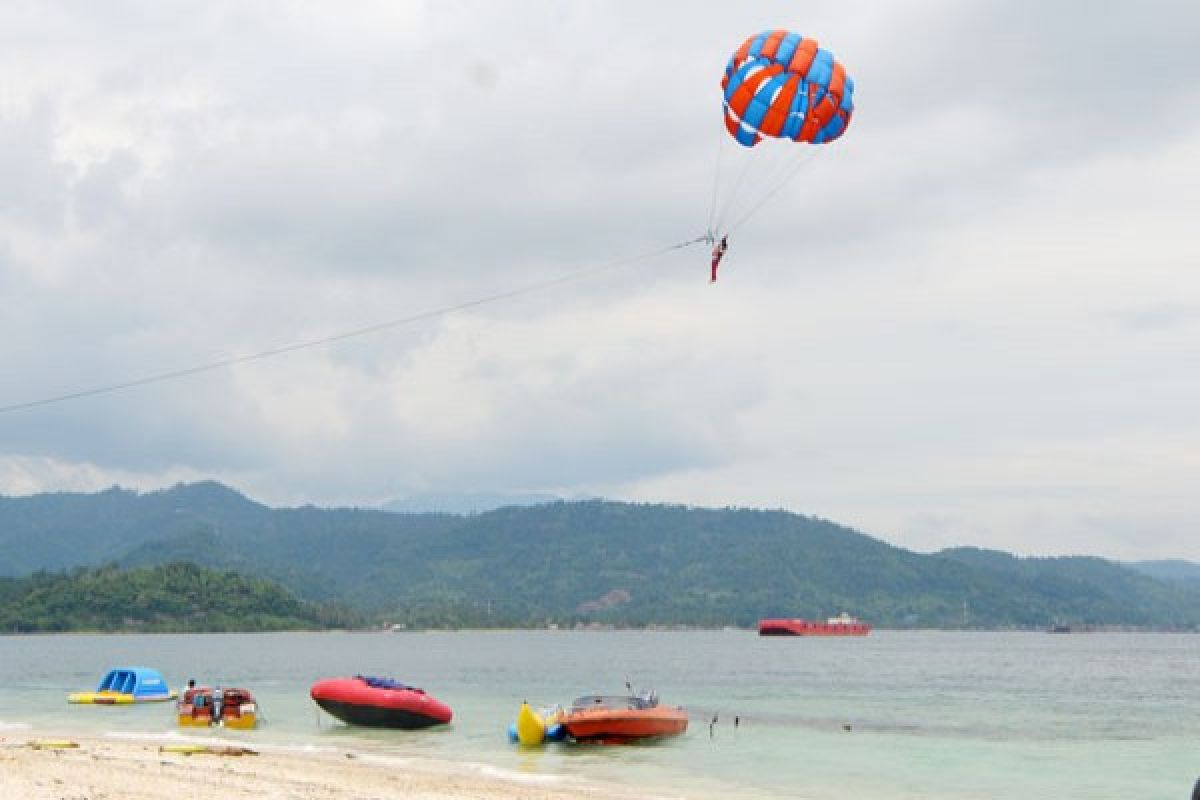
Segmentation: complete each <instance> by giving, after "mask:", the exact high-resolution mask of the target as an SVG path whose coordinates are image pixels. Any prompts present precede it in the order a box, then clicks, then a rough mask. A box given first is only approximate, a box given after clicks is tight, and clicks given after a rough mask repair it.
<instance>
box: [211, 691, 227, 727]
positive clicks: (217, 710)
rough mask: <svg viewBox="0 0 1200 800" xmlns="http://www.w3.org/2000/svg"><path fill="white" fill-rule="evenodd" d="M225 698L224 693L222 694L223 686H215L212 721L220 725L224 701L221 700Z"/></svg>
mask: <svg viewBox="0 0 1200 800" xmlns="http://www.w3.org/2000/svg"><path fill="white" fill-rule="evenodd" d="M223 699H224V696H223V695H222V693H221V687H220V686H217V687H215V688H213V695H212V721H213V725H220V724H221V705H222V702H221V701H222V700H223Z"/></svg>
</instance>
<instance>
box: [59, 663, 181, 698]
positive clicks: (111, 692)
mask: <svg viewBox="0 0 1200 800" xmlns="http://www.w3.org/2000/svg"><path fill="white" fill-rule="evenodd" d="M174 699H175V692H173V691H171V690H170V689H169V688H168V687H167V682H166V681H165V680H164V679H163V676H162V673H160V672H159V671H158V670H156V669H150V668H149V667H118V668H117V669H111V670H109V671H108V674H106V675H105V676H104V677H103V678H102V679H101V680H100V685H99V686H97V687H96V691H94V692H72V693H71V694H69V695H67V702H68V703H76V704H82V705H93V706H125V705H132V704H133V703H162V702H166V701H167V700H174Z"/></svg>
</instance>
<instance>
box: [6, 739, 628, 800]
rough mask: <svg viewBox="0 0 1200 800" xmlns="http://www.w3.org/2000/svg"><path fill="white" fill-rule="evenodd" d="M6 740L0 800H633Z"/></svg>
mask: <svg viewBox="0 0 1200 800" xmlns="http://www.w3.org/2000/svg"><path fill="white" fill-rule="evenodd" d="M5 733H6V736H4V737H3V738H0V798H4V800H50V799H51V798H53V800H168V798H169V800H208V799H209V798H212V800H218V799H219V800H226V798H247V799H249V798H254V800H277V799H279V800H282V798H289V800H290V799H292V798H296V799H300V798H303V800H350V798H353V799H354V800H368V798H370V799H371V800H376V799H379V798H418V799H419V800H426V799H428V800H435V799H436V800H461V799H463V798H488V800H491V798H499V799H500V800H506V799H508V798H522V800H556V799H558V798H591V799H592V800H629V798H631V797H635V796H636V795H634V794H631V793H630V792H627V791H621V790H620V789H618V788H617V787H600V786H595V785H587V784H584V783H582V782H576V781H573V780H567V779H563V780H561V781H560V780H555V779H549V780H548V779H547V778H546V777H545V776H538V775H529V776H523V775H521V774H519V773H514V774H512V775H508V774H506V773H504V772H503V771H502V770H489V769H481V768H479V767H477V766H471V767H463V768H461V769H456V768H455V767H454V766H453V765H448V764H447V765H439V764H435V763H432V762H429V763H426V762H420V761H409V760H407V759H389V758H386V757H377V756H373V755H363V754H355V753H350V752H339V753H303V754H301V753H292V752H287V753H280V752H261V751H260V752H259V754H258V755H243V756H222V755H208V754H195V755H182V754H178V753H164V752H160V751H159V745H158V744H157V743H150V742H140V741H129V740H114V739H97V738H94V737H93V738H89V737H87V736H84V737H80V736H71V735H57V734H56V735H53V736H51V735H46V734H39V735H38V736H37V737H32V736H28V735H24V736H15V735H13V734H14V733H15V732H13V731H6V732H5ZM47 740H70V741H72V742H76V743H78V744H79V747H78V748H74V749H46V750H36V749H33V748H31V747H30V746H29V742H31V741H47ZM176 743H177V742H176ZM250 746H251V747H253V745H250Z"/></svg>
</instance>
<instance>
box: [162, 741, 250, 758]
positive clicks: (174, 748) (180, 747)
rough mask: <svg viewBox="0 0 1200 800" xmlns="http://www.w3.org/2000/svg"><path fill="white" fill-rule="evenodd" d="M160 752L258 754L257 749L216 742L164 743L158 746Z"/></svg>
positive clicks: (181, 753)
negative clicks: (217, 743)
mask: <svg viewBox="0 0 1200 800" xmlns="http://www.w3.org/2000/svg"><path fill="white" fill-rule="evenodd" d="M158 752H160V753H178V754H179V755H184V756H192V755H210V756H256V755H258V751H257V750H251V749H250V748H249V747H238V746H236V745H216V744H164V745H162V746H160V747H159V748H158Z"/></svg>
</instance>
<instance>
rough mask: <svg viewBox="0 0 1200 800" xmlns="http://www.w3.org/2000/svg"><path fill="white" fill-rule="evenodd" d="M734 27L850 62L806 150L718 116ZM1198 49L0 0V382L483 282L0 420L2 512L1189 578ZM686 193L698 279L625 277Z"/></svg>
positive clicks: (1093, 7) (1154, 21) (65, 375)
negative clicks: (560, 537) (760, 549)
mask: <svg viewBox="0 0 1200 800" xmlns="http://www.w3.org/2000/svg"><path fill="white" fill-rule="evenodd" d="M247 6H250V8H247ZM768 28H787V29H791V30H795V31H798V32H801V33H803V34H805V35H810V36H815V37H817V38H818V39H819V40H820V41H821V43H822V45H823V46H826V47H828V48H830V49H831V50H833V51H834V52H835V53H836V54H837V56H838V58H839V60H841V61H842V62H843V63H844V64H845V65H846V67H847V69H848V71H849V73H850V74H851V75H852V76H853V77H854V78H855V80H856V84H857V88H856V93H855V99H856V113H855V117H854V121H853V123H852V125H851V127H850V129H849V131H848V132H847V134H846V135H845V136H844V137H843V138H842V139H841V140H839V141H838V142H836V143H834V144H832V145H830V146H828V147H824V148H819V152H814V151H817V150H818V148H811V147H805V146H800V145H792V146H790V147H788V146H786V145H784V146H780V147H775V148H771V147H767V146H764V147H761V148H755V150H754V151H742V150H740V148H738V147H737V146H736V145H735V144H733V143H732V142H731V140H728V139H727V138H725V135H724V133H723V127H722V125H721V107H720V88H719V79H720V76H721V73H722V70H723V67H724V64H725V61H726V59H727V58H728V56H729V53H730V52H731V51H732V50H733V49H735V48H736V47H737V46H738V44H740V42H741V40H742V39H743V38H745V36H747V35H750V34H752V33H755V32H758V31H760V30H763V29H768ZM1198 29H1200V11H1197V10H1196V9H1195V7H1194V4H1191V3H1187V2H1184V1H1183V0H1180V2H1178V3H1141V4H1122V6H1121V7H1117V6H1116V5H1115V4H1112V7H1109V4H1095V3H1085V2H1061V3H1053V4H1051V3H1037V2H1014V1H1013V0H1005V2H995V3H984V2H978V3H962V2H956V1H951V0H947V2H925V1H924V0H921V1H917V0H913V1H912V2H904V3H895V2H877V3H858V2H854V3H819V4H818V3H804V2H796V1H795V0H792V1H791V2H780V3H768V2H760V3H753V2H744V3H742V2H739V3H733V2H711V3H703V4H702V3H693V2H682V1H681V2H677V3H646V2H643V1H642V0H638V1H637V2H603V3H601V2H596V3H584V2H569V3H568V2H558V1H556V2H549V1H548V2H520V3H516V2H512V3H498V2H484V1H483V0H480V2H450V1H446V2H441V1H439V2H428V3H417V2H412V3H403V2H392V1H391V0H389V1H388V2H378V3H374V4H372V3H366V2H362V3H352V4H345V3H326V4H315V3H303V4H291V3H269V2H263V3H254V4H243V3H222V2H212V1H211V0H206V1H205V2H195V3H193V2H152V3H151V2H145V3H122V2H108V3H102V4H92V3H61V4H59V3H49V2H38V3H24V2H17V3H6V4H4V5H3V6H0V303H2V310H0V365H2V367H3V368H2V370H0V406H3V407H6V408H9V407H12V406H18V405H21V404H24V403H29V402H33V401H38V400H43V399H47V398H53V397H57V396H60V395H66V394H71V393H74V392H79V391H86V390H89V389H93V388H98V387H104V386H109V385H112V384H118V383H123V382H127V381H136V380H138V379H140V378H143V377H147V376H152V375H157V374H161V373H166V372H171V371H175V370H181V369H188V368H190V367H194V366H198V365H205V364H210V363H212V362H215V361H220V360H223V359H229V358H234V357H238V356H244V355H249V354H254V353H258V352H262V351H266V350H270V349H273V348H278V347H281V346H286V345H289V344H293V343H300V342H307V341H312V340H318V339H322V338H325V337H331V336H337V335H339V334H342V333H347V332H351V331H355V330H358V329H361V328H363V327H367V326H371V325H374V324H377V323H386V322H391V321H396V320H403V319H407V318H410V317H414V316H420V315H422V314H425V313H426V312H430V311H436V310H439V309H444V308H447V307H452V306H456V305H459V304H469V303H472V302H473V301H476V300H480V299H485V298H491V297H494V296H496V295H503V294H505V293H509V292H517V294H516V295H515V296H512V297H509V298H507V299H502V300H496V301H494V302H488V303H483V304H479V305H469V306H468V307H466V308H464V309H462V310H459V311H457V312H454V313H448V314H434V315H431V316H428V317H426V318H423V319H420V320H418V321H414V322H410V323H406V324H399V325H395V326H391V327H388V328H386V329H384V330H380V331H378V332H375V333H372V334H369V335H363V336H356V337H351V338H348V339H344V340H341V341H338V342H336V343H333V344H329V345H326V346H321V347H313V348H307V349H302V350H297V351H293V352H289V353H286V354H283V355H279V356H277V357H273V358H270V359H262V360H256V361H250V362H244V363H240V364H236V365H234V366H231V367H228V368H224V369H217V370H211V371H207V372H202V373H199V374H195V375H191V376H189V377H182V378H178V379H175V380H170V381H163V382H159V383H153V384H149V385H144V386H140V387H136V388H130V389H127V390H123V391H118V392H112V393H107V394H101V395H96V396H91V397H85V398H79V399H74V400H68V401H63V402H59V403H51V404H46V405H39V406H35V407H29V408H18V409H12V410H8V411H5V412H3V413H0V493H4V494H28V493H33V492H40V491H51V490H86V491H91V490H96V489H100V488H104V487H107V486H111V485H113V484H119V485H122V486H128V487H135V488H139V489H147V490H148V489H154V488H159V487H162V486H167V485H170V484H173V483H175V482H177V481H181V480H182V481H190V480H197V479H207V478H212V479H217V480H220V481H223V482H225V483H228V484H229V485H231V486H234V487H236V488H238V489H240V490H242V491H244V492H245V493H247V494H248V495H250V496H251V497H254V498H256V499H260V500H262V501H264V502H267V503H270V504H273V505H294V504H304V503H314V504H318V505H331V504H339V505H340V504H353V505H374V504H378V503H381V502H384V501H386V500H389V499H392V498H395V497H398V496H402V495H405V494H410V493H415V492H427V491H428V492H455V491H467V492H525V491H551V492H558V493H561V494H564V495H575V494H589V495H603V496H607V497H613V498H620V499H628V500H641V501H671V502H681V503H688V504H695V505H702V506H726V505H737V506H753V507H769V508H787V509H791V510H794V511H797V512H801V513H806V514H815V515H819V516H822V517H826V518H830V519H833V520H836V521H838V522H842V523H845V524H848V525H852V526H854V527H857V528H860V529H862V530H864V531H866V532H868V533H871V534H872V535H875V536H878V537H880V538H883V539H885V540H887V541H890V542H893V543H896V544H899V545H901V546H905V547H909V548H913V549H917V550H932V549H937V548H941V547H944V546H950V545H956V544H975V545H980V546H986V547H995V548H1001V549H1005V550H1009V551H1014V552H1018V553H1024V554H1063V553H1092V554H1099V555H1105V556H1110V557H1116V558H1157V557H1183V558H1190V559H1196V560H1200V535H1197V533H1198V530H1200V414H1198V413H1197V409H1200V235H1198V234H1197V228H1198V226H1200V188H1198V187H1200V56H1198V55H1197V52H1196V49H1195V33H1196V31H1197V30H1198ZM768 144H771V143H768ZM747 156H748V157H749V158H747ZM741 175H744V176H745V177H744V178H739V176H741ZM789 177H790V178H791V180H790V181H788V182H787V183H783V182H782V181H783V180H784V179H786V178H789ZM714 190H715V191H714ZM714 198H715V200H714ZM714 217H715V218H718V219H721V220H724V221H725V222H726V223H727V224H732V223H738V222H740V224H738V225H737V226H736V227H735V228H734V230H733V235H732V236H731V247H730V252H729V256H728V258H727V260H726V262H725V264H724V266H723V267H722V274H721V280H720V281H719V282H718V283H717V284H715V285H709V284H708V282H707V278H708V256H707V253H706V252H705V249H704V247H703V245H695V246H692V247H688V248H682V249H678V250H674V251H671V252H669V253H667V254H665V255H659V256H656V257H644V258H643V257H642V256H644V255H645V254H648V253H651V252H654V251H656V250H658V249H660V248H663V247H666V246H669V245H672V244H676V243H681V242H684V241H687V240H689V239H692V238H694V237H696V236H697V235H700V234H702V233H703V232H704V231H705V229H706V227H707V226H708V224H709V220H710V218H714ZM742 220H744V221H742ZM559 279H562V280H561V281H560V280H559ZM556 281H558V282H556ZM539 287H540V288H539ZM527 288H528V289H531V291H524V290H525V289H527Z"/></svg>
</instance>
